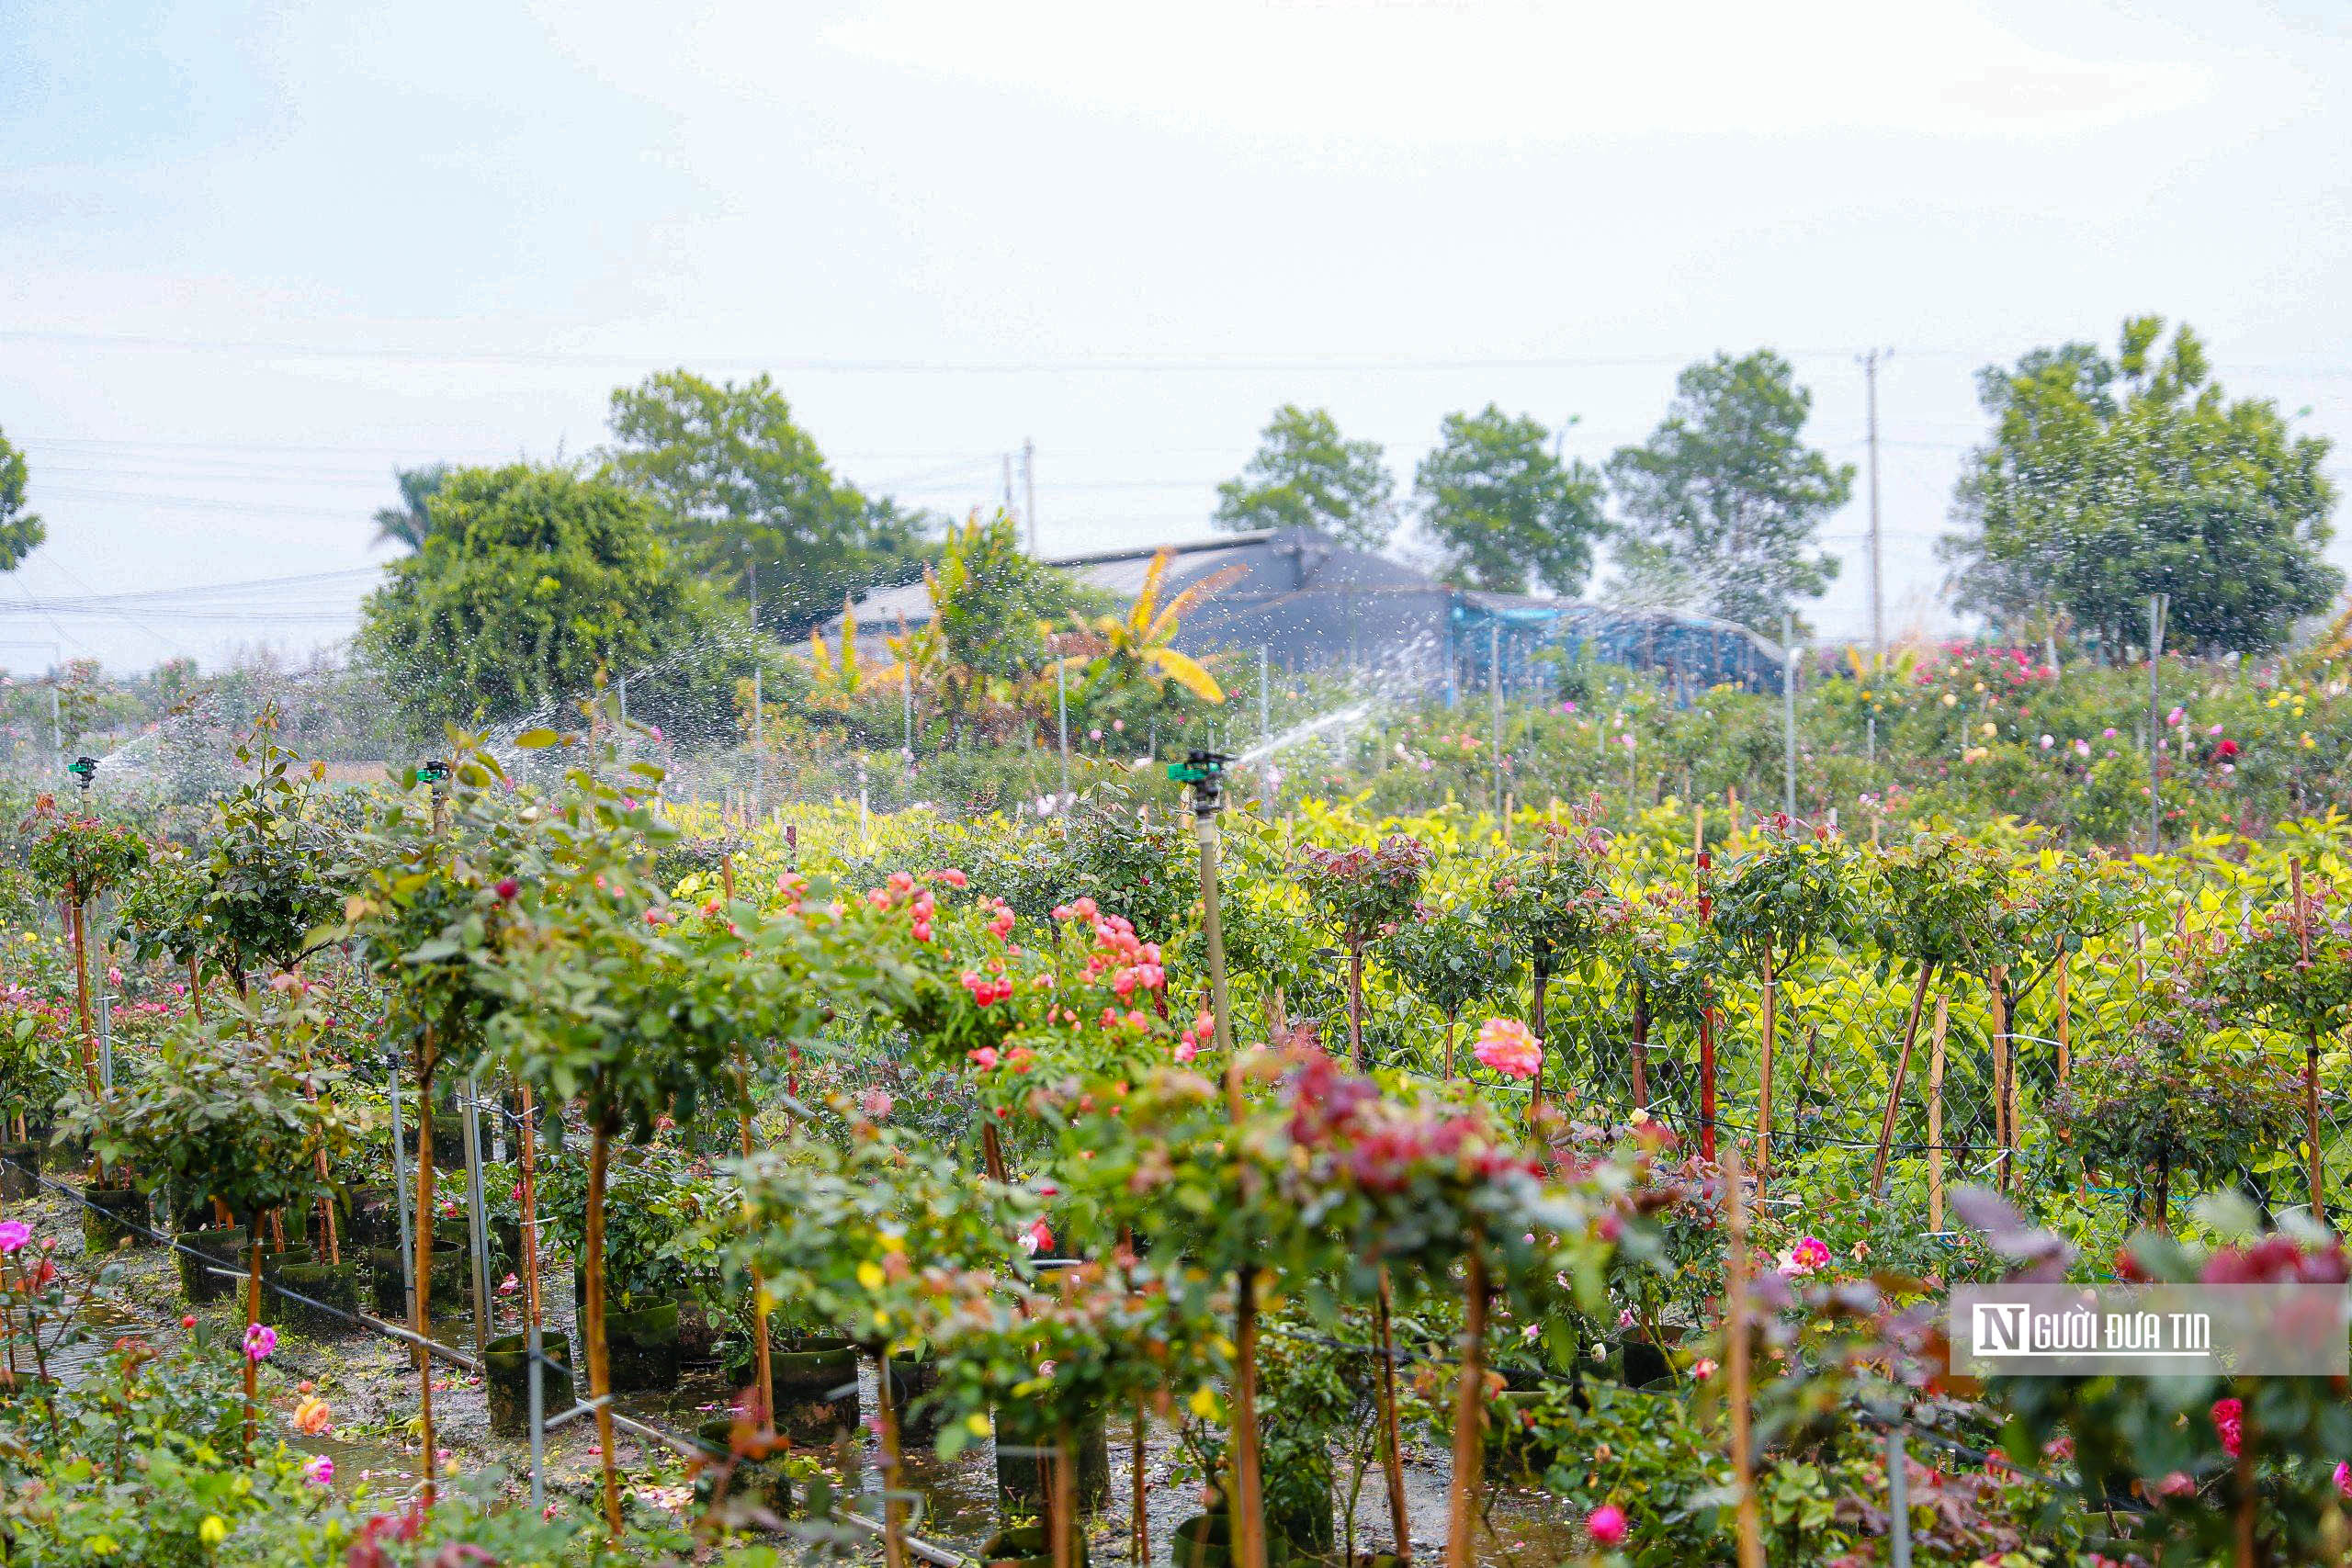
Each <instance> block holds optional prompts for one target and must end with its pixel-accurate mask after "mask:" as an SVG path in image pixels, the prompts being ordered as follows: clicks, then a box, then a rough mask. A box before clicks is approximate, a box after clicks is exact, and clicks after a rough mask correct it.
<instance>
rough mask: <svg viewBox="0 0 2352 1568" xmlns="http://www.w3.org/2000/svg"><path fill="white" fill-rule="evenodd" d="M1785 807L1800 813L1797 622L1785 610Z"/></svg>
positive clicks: (1782, 636)
mask: <svg viewBox="0 0 2352 1568" xmlns="http://www.w3.org/2000/svg"><path fill="white" fill-rule="evenodd" d="M1781 810H1782V811H1785V812H1787V813H1788V815H1789V818H1790V820H1792V821H1793V820H1795V818H1796V814H1797V623H1796V617H1795V616H1793V615H1790V614H1789V612H1787V611H1786V610H1783V611H1781Z"/></svg>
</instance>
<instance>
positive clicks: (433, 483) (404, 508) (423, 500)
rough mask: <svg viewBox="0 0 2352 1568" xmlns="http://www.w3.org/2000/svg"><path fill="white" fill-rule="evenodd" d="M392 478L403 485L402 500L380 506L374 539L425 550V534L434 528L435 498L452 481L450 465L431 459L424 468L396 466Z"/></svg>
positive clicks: (377, 512) (385, 543) (397, 483)
mask: <svg viewBox="0 0 2352 1568" xmlns="http://www.w3.org/2000/svg"><path fill="white" fill-rule="evenodd" d="M392 482H393V483H394V484H395V485H398V486H399V487H400V492H401V503H400V504H399V505H398V506H379V507H378V508H377V509H376V537H375V540H374V541H373V542H374V543H376V544H379V545H398V546H400V547H401V548H402V549H409V550H421V549H423V548H424V536H426V535H427V534H429V533H431V532H432V531H433V515H432V504H433V498H434V496H435V494H437V493H439V491H440V489H441V487H442V486H443V485H445V484H447V483H448V482H449V465H448V464H447V463H428V464H426V465H425V466H424V468H394V469H393V470H392Z"/></svg>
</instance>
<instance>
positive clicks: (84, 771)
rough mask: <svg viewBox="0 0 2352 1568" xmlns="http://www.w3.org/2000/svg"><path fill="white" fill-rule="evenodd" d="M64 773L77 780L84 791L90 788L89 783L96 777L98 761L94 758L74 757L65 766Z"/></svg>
mask: <svg viewBox="0 0 2352 1568" xmlns="http://www.w3.org/2000/svg"><path fill="white" fill-rule="evenodd" d="M65 771H66V772H67V773H72V774H73V775H74V777H75V778H76V779H79V780H80V781H81V784H82V787H83V788H84V789H85V790H86V789H88V788H89V787H90V781H91V780H92V779H95V778H96V777H97V776H98V760H97V759H96V757H76V758H74V760H73V761H70V762H68V763H66V764H65Z"/></svg>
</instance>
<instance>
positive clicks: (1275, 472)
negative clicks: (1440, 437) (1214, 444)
mask: <svg viewBox="0 0 2352 1568" xmlns="http://www.w3.org/2000/svg"><path fill="white" fill-rule="evenodd" d="M1380 457H1381V453H1380V444H1379V443H1378V442H1376V441H1349V440H1345V439H1343V438H1342V437H1341V436H1340V427H1339V425H1338V423H1336V422H1335V421H1333V419H1332V418H1331V414H1330V411H1329V410H1328V409H1303V408H1300V407H1299V406H1298V405H1297V404H1296V403H1284V404H1283V406H1282V407H1280V408H1278V409H1276V410H1275V411H1274V417H1273V418H1272V419H1271V420H1269V421H1267V422H1266V428H1265V429H1264V430H1263V431H1261V432H1260V433H1259V435H1258V450H1257V452H1256V454H1255V455H1254V456H1252V457H1250V461H1249V463H1248V464H1247V465H1246V466H1244V467H1243V468H1242V470H1241V472H1240V474H1239V475H1238V477H1236V478H1234V479H1227V480H1226V481H1225V482H1224V483H1223V484H1221V485H1219V486H1217V487H1216V513H1215V514H1214V515H1213V517H1212V518H1211V521H1212V522H1214V523H1215V524H1216V526H1218V527H1219V528H1223V529H1225V530H1227V532H1229V533H1235V534H1246V533H1250V532H1251V531H1252V530H1255V529H1259V528H1314V529H1317V530H1318V531H1320V532H1322V533H1325V534H1329V535H1330V536H1332V537H1333V538H1335V539H1339V540H1340V541H1341V542H1343V543H1345V544H1349V545H1352V546H1354V547H1357V548H1358V549H1365V550H1376V549H1378V548H1380V547H1381V546H1383V545H1385V544H1386V543H1387V542H1388V536H1389V534H1390V533H1391V532H1392V531H1393V530H1394V529H1395V528H1396V526H1397V508H1396V504H1395V502H1393V501H1392V499H1391V492H1392V491H1394V490H1395V488H1396V482H1397V481H1396V479H1394V478H1393V477H1392V476H1391V475H1390V474H1389V472H1388V468H1387V467H1386V465H1385V464H1384V463H1382V462H1381V460H1380Z"/></svg>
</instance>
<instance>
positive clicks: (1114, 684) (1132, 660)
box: [1064, 550, 1241, 703]
mask: <svg viewBox="0 0 2352 1568" xmlns="http://www.w3.org/2000/svg"><path fill="white" fill-rule="evenodd" d="M1171 558H1173V555H1172V552H1170V551H1168V550H1162V551H1160V552H1159V554H1158V555H1156V556H1154V557H1152V558H1151V567H1150V570H1147V571H1146V572H1145V573H1144V574H1143V591H1142V592H1139V593H1137V594H1136V602H1135V604H1134V605H1133V606H1132V607H1131V608H1129V610H1128V611H1127V613H1126V614H1125V615H1097V616H1096V617H1095V618H1094V620H1093V621H1092V622H1091V624H1090V623H1088V622H1087V621H1085V620H1083V619H1081V618H1080V617H1077V616H1072V617H1071V619H1072V621H1073V622H1074V623H1075V624H1076V626H1077V627H1078V629H1079V631H1080V634H1081V635H1083V636H1085V637H1088V638H1090V639H1091V640H1092V641H1094V642H1095V643H1097V644H1099V645H1100V648H1101V651H1100V652H1098V653H1096V654H1094V655H1093V656H1092V657H1091V659H1085V667H1086V676H1085V680H1084V682H1083V683H1082V684H1081V686H1080V690H1081V691H1083V692H1089V693H1091V692H1092V691H1093V690H1095V689H1096V688H1097V687H1100V686H1104V685H1108V686H1110V687H1111V688H1112V689H1113V690H1117V689H1119V688H1121V687H1125V686H1129V685H1135V684H1138V683H1141V684H1145V685H1148V686H1150V687H1152V688H1153V689H1154V690H1155V691H1159V692H1165V691H1166V690H1167V687H1168V682H1170V681H1173V682H1176V684H1178V685H1180V686H1182V687H1183V688H1184V689H1185V690H1186V691H1188V692H1190V693H1192V694H1193V695H1194V696H1196V697H1198V698H1200V699H1201V701H1203V702H1204V703H1221V702H1223V701H1225V690H1224V688H1223V687H1221V686H1219V685H1218V684H1217V683H1216V676H1214V675H1211V674H1210V673H1209V672H1208V671H1206V670H1204V669H1203V668H1201V666H1200V665H1199V664H1198V663H1197V662H1195V661H1194V660H1193V659H1192V658H1191V657H1190V656H1189V655H1186V654H1182V653H1179V652H1177V651H1176V649H1175V647H1174V644H1175V641H1176V633H1177V631H1178V630H1179V629H1180V625H1181V623H1182V620H1183V618H1184V616H1185V615H1187V614H1189V613H1190V612H1191V610H1192V608H1193V605H1194V604H1199V603H1200V602H1201V601H1202V600H1203V599H1205V598H1207V597H1208V596H1209V595H1210V594H1212V593H1214V592H1216V591H1217V590H1218V589H1220V588H1223V587H1224V586H1225V585H1226V584H1227V583H1228V582H1231V581H1233V580H1234V579H1235V578H1238V577H1239V576H1240V575H1241V569H1240V568H1239V567H1238V566H1229V567H1227V568H1226V569H1225V570H1223V571H1219V572H1215V573H1212V574H1211V575H1210V576H1207V577H1204V578H1203V579H1202V580H1201V581H1198V582H1195V583H1194V584H1193V586H1191V587H1190V588H1187V589H1185V590H1184V592H1182V593H1179V594H1177V595H1176V596H1175V597H1174V598H1172V599H1170V600H1169V601H1168V602H1167V603H1166V604H1161V603H1160V602H1159V592H1160V586H1161V580H1162V579H1163V578H1165V577H1166V576H1167V575H1168V563H1169V561H1170V559H1171ZM1081 658H1084V656H1082V655H1077V656H1072V657H1071V658H1069V659H1067V660H1064V662H1065V663H1077V662H1079V661H1080V659H1081Z"/></svg>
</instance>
